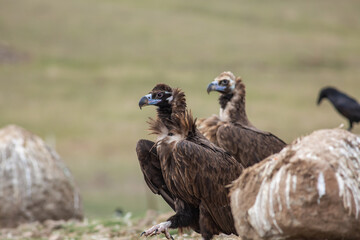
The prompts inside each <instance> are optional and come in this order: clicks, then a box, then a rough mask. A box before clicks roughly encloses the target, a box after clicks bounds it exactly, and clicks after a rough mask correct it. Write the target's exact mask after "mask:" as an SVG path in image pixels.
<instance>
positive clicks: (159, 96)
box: [156, 92, 164, 98]
mask: <svg viewBox="0 0 360 240" xmlns="http://www.w3.org/2000/svg"><path fill="white" fill-rule="evenodd" d="M163 96H164V94H163V93H162V92H159V93H158V94H157V95H156V98H162V97H163Z"/></svg>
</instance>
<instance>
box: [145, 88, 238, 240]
mask: <svg viewBox="0 0 360 240" xmlns="http://www.w3.org/2000/svg"><path fill="white" fill-rule="evenodd" d="M172 93H173V95H172V96H173V100H172V103H171V108H172V109H171V111H169V112H171V115H170V117H169V118H164V117H163V116H159V115H158V117H157V119H156V120H154V119H151V118H150V119H149V121H148V123H149V129H150V131H151V133H153V134H155V135H157V141H156V143H155V144H156V152H157V159H158V161H159V163H160V168H161V174H162V177H163V179H164V182H165V185H166V188H167V189H168V190H169V192H170V193H171V194H172V196H173V197H174V199H175V201H177V200H179V201H180V202H182V203H183V204H185V205H186V206H191V208H190V209H192V210H191V211H192V212H193V213H192V215H193V216H195V217H194V218H193V219H195V220H196V221H197V222H198V225H196V224H195V223H192V224H193V225H192V227H193V229H196V227H197V226H198V227H200V232H201V234H202V236H203V237H204V239H211V237H212V236H213V235H214V234H218V233H221V232H223V233H226V234H231V233H233V234H236V230H235V228H234V221H233V217H232V215H231V209H230V201H229V198H228V192H229V190H228V188H227V187H226V186H227V185H228V184H230V183H231V182H232V181H233V180H235V179H236V178H237V177H238V176H239V175H240V174H241V172H242V170H243V166H242V165H241V164H240V163H239V162H237V161H236V160H235V159H234V158H233V157H231V156H230V155H229V154H228V153H227V152H225V151H224V150H223V149H221V148H219V147H218V146H216V145H214V144H213V143H211V142H210V141H208V140H207V139H206V138H205V137H204V136H203V135H202V134H201V133H200V132H199V130H198V129H197V127H196V119H194V118H193V116H192V114H191V112H190V111H188V110H187V109H186V99H185V94H184V93H183V92H182V91H181V90H180V89H173V90H172ZM149 187H150V186H149ZM180 210H181V211H182V212H184V211H188V210H186V209H185V207H183V208H182V209H180ZM180 210H179V211H178V210H177V211H176V212H177V213H176V214H175V215H174V216H173V217H171V218H170V219H169V220H170V221H172V222H175V220H176V221H177V222H181V219H180V220H179V219H178V218H176V217H177V216H178V215H179V216H180V213H181V212H180ZM187 214H189V213H187ZM196 216H198V218H197V217H196ZM199 219H200V220H199ZM181 224H182V225H181ZM181 224H179V225H178V226H177V227H187V225H186V224H185V223H181ZM185 225H186V226H185ZM188 225H189V226H190V224H188ZM194 226H195V227H194Z"/></svg>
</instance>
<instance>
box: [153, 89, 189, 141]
mask: <svg viewBox="0 0 360 240" xmlns="http://www.w3.org/2000/svg"><path fill="white" fill-rule="evenodd" d="M157 111H158V118H157V119H156V120H153V119H150V121H149V122H148V123H149V125H150V131H151V133H152V134H156V135H157V145H159V144H161V143H163V142H164V143H167V144H173V143H176V142H178V141H180V140H182V139H186V138H187V137H188V135H190V134H191V133H194V132H195V131H196V125H195V121H194V119H193V117H192V114H191V112H188V111H187V109H186V99H185V94H184V92H182V91H181V90H180V89H178V88H176V89H173V98H172V100H171V106H170V107H167V108H158V110H157Z"/></svg>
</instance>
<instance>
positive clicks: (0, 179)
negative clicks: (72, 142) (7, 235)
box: [0, 125, 82, 227]
mask: <svg viewBox="0 0 360 240" xmlns="http://www.w3.org/2000/svg"><path fill="white" fill-rule="evenodd" d="M0 203H1V204H0V227H15V226H17V225H18V224H20V223H24V222H32V221H41V222H42V221H45V220H47V219H54V220H59V219H70V218H75V219H81V218H82V206H81V200H80V196H79V193H78V191H77V189H76V187H75V185H74V180H73V178H72V176H71V173H70V171H69V170H68V169H67V168H66V166H65V164H64V162H63V161H62V160H61V159H60V157H59V156H58V155H57V153H56V152H55V151H54V150H53V149H51V148H50V147H49V146H47V145H46V144H45V143H44V141H42V140H41V139H40V138H39V137H38V136H35V135H34V134H32V133H30V132H28V131H26V130H24V129H22V128H20V127H18V126H14V125H10V126H7V127H5V128H3V129H0Z"/></svg>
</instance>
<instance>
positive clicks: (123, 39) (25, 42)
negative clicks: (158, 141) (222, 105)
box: [0, 0, 360, 218]
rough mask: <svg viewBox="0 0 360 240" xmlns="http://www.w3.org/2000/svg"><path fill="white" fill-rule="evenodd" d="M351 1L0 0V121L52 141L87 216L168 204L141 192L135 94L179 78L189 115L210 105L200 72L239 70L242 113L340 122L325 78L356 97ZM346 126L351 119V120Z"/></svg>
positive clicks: (264, 119)
mask: <svg viewBox="0 0 360 240" xmlns="http://www.w3.org/2000/svg"><path fill="white" fill-rule="evenodd" d="M359 9H360V1H357V0H345V1H335V0H319V1H301V0H297V1H239V0H224V1H216V0H206V1H205V0H198V1H175V0H138V1H133V0H102V1H95V0H76V1H70V0H63V1H48V0H31V1H25V0H23V1H21V0H15V1H9V0H0V109H1V117H0V126H5V125H7V124H10V123H13V124H18V125H20V126H22V127H24V128H26V129H28V130H30V131H32V132H34V133H35V134H37V135H39V136H41V137H42V138H44V139H45V140H46V141H47V142H48V143H49V144H51V145H53V146H55V148H56V150H57V152H58V153H59V154H60V155H61V156H62V158H63V159H64V161H65V162H66V164H67V165H68V167H69V168H70V169H71V171H72V173H73V175H74V177H75V179H76V181H77V183H78V186H79V188H80V191H81V193H82V197H83V202H84V210H85V214H86V216H87V217H90V218H94V217H105V216H110V215H112V214H113V212H114V209H115V208H117V207H120V208H122V209H123V210H124V211H131V212H133V213H134V214H135V215H137V216H140V215H142V214H143V213H144V211H145V210H146V209H147V208H150V207H157V208H158V209H159V210H161V211H166V210H168V208H166V206H165V205H164V204H163V202H162V200H161V199H160V198H157V197H155V198H154V197H153V196H152V194H150V193H149V191H148V190H147V187H146V186H145V183H144V181H143V178H142V174H141V172H140V169H139V166H138V161H137V157H136V153H135V146H136V142H137V140H138V139H140V138H147V139H154V136H149V135H148V132H147V130H146V129H147V124H146V119H147V118H148V117H149V116H155V109H154V108H152V107H148V108H145V109H143V110H142V111H140V110H139V107H138V101H139V99H140V98H141V97H142V96H143V95H144V94H146V93H147V92H149V91H150V90H151V88H152V87H153V86H154V85H155V84H156V83H159V82H165V83H168V84H170V85H171V86H174V87H181V88H182V89H183V90H184V91H185V92H186V94H187V99H188V106H189V108H190V109H191V110H192V112H193V115H194V116H196V117H200V118H201V117H207V116H210V115H211V114H214V113H216V114H217V113H218V108H219V107H218V104H217V98H218V95H217V94H216V93H212V94H211V95H207V94H206V87H207V84H208V83H209V82H210V81H212V80H213V79H214V78H215V77H216V76H217V75H218V74H219V73H220V72H222V71H225V70H226V71H227V70H231V71H233V72H234V74H235V75H237V76H239V75H241V76H242V77H243V79H244V82H245V84H246V87H247V112H248V116H249V118H250V120H251V121H252V123H253V124H254V125H256V126H257V127H258V128H260V129H263V130H268V131H271V132H273V133H274V134H276V135H277V136H279V137H280V138H282V139H284V140H285V141H287V142H291V141H292V140H294V139H295V138H296V137H299V136H302V135H305V134H308V133H310V132H312V131H313V130H316V129H320V128H334V127H338V126H339V125H340V124H341V123H344V124H345V127H347V124H348V123H347V122H346V120H345V119H344V118H342V117H341V116H339V115H338V114H337V113H336V112H335V111H334V109H333V107H332V106H331V105H330V104H329V102H328V101H324V102H323V103H322V104H321V105H320V106H319V107H318V106H316V104H315V103H316V98H317V95H318V91H319V90H320V88H322V87H324V86H327V85H332V86H336V87H338V88H339V89H341V90H343V91H345V92H347V93H348V94H350V95H351V96H353V97H355V98H357V99H359V100H360V77H359V76H360V67H359V66H360V17H359ZM353 132H354V133H357V134H359V133H360V126H359V125H355V128H354V130H353Z"/></svg>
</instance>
